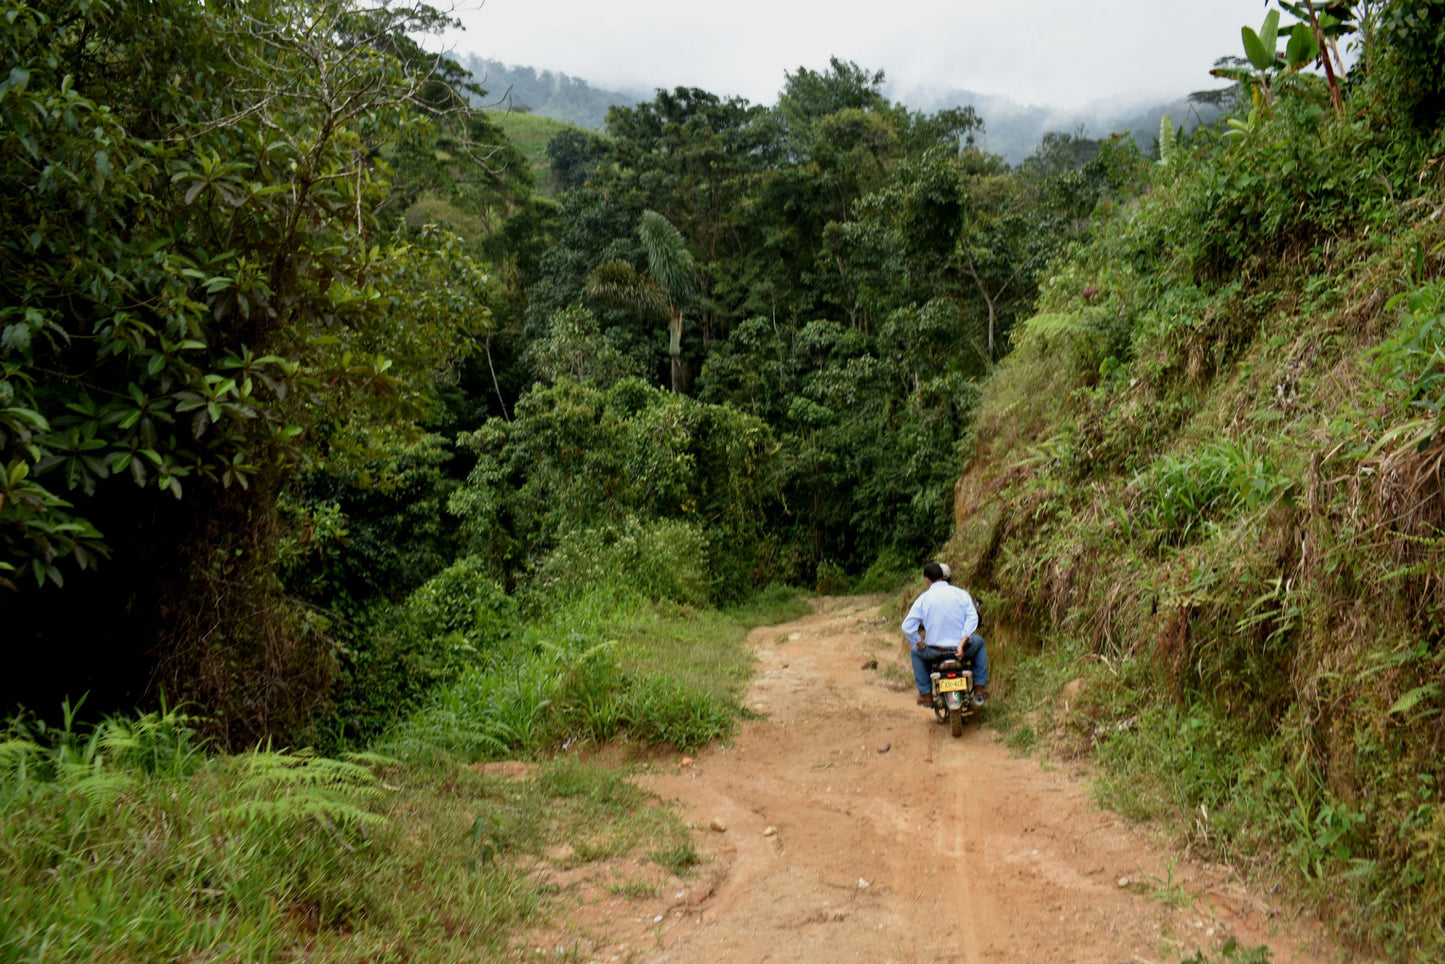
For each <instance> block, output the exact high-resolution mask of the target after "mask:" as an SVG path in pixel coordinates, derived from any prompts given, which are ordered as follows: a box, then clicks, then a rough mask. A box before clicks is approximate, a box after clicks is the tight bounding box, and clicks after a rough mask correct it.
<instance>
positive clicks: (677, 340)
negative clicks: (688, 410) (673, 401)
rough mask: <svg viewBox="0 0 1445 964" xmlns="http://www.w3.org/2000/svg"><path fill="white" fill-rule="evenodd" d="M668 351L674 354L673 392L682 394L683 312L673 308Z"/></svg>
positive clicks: (669, 327)
mask: <svg viewBox="0 0 1445 964" xmlns="http://www.w3.org/2000/svg"><path fill="white" fill-rule="evenodd" d="M667 327H668V339H667V353H668V354H669V355H671V356H672V393H673V394H674V395H681V394H682V312H680V311H677V310H676V309H674V310H673V313H672V319H671V320H670V321H669V323H668V326H667Z"/></svg>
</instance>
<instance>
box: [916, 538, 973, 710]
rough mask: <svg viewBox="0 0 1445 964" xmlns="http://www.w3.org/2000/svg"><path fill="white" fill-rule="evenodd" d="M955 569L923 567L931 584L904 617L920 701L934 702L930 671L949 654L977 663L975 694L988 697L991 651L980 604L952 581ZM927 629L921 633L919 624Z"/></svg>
mask: <svg viewBox="0 0 1445 964" xmlns="http://www.w3.org/2000/svg"><path fill="white" fill-rule="evenodd" d="M949 575H951V573H949V572H948V570H947V568H945V567H944V566H943V564H941V563H937V562H930V563H929V564H928V565H926V566H924V567H923V578H924V581H926V582H927V583H928V588H927V589H925V590H924V591H923V594H922V595H921V596H919V597H918V599H917V600H915V601H914V603H913V607H912V608H911V609H909V610H908V615H907V617H905V618H904V620H903V636H904V638H906V639H907V640H908V643H909V655H910V656H911V657H912V658H913V680H914V682H915V683H916V684H917V686H918V704H919V705H920V706H932V705H933V687H932V681H931V680H930V678H929V673H931V672H932V670H933V664H935V663H938V662H941V661H943V660H945V659H948V658H949V657H953V658H955V659H959V660H963V661H965V662H968V661H972V663H973V683H974V698H975V700H977V701H978V702H980V703H981V702H983V701H984V700H985V699H987V697H988V652H987V650H986V649H985V647H984V641H983V637H982V636H980V635H979V634H978V607H976V606H975V605H974V604H973V597H972V596H970V595H969V594H968V593H967V592H965V591H964V590H962V589H959V588H958V587H956V586H953V585H950V584H949V582H948V576H949ZM920 627H922V629H923V633H922V635H921V636H920V634H919V628H920Z"/></svg>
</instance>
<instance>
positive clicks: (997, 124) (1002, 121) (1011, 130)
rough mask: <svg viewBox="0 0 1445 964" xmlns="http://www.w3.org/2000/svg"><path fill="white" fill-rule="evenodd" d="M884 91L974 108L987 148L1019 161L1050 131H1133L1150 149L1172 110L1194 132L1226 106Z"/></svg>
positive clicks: (1183, 100) (924, 107)
mask: <svg viewBox="0 0 1445 964" xmlns="http://www.w3.org/2000/svg"><path fill="white" fill-rule="evenodd" d="M884 94H885V95H886V96H887V97H888V98H889V99H890V100H894V101H897V102H899V103H902V104H907V105H908V106H909V107H911V108H913V109H914V110H921V111H924V112H926V113H933V112H934V111H939V110H943V109H945V108H948V107H972V108H973V109H974V110H975V111H976V112H977V113H978V116H979V117H981V118H983V124H984V134H983V136H982V137H981V138H979V143H980V145H981V146H982V147H983V148H984V149H985V150H987V151H990V152H992V153H994V154H999V155H1002V156H1003V157H1005V158H1007V159H1008V160H1009V162H1010V163H1012V164H1018V163H1019V162H1020V161H1022V160H1023V159H1024V158H1025V157H1027V156H1028V155H1029V154H1031V153H1033V151H1034V149H1035V148H1037V147H1038V144H1039V141H1040V140H1041V139H1042V138H1043V136H1044V135H1045V134H1047V133H1048V132H1050V131H1066V132H1068V133H1076V132H1078V131H1080V130H1082V131H1083V133H1084V134H1085V135H1086V136H1088V137H1104V136H1106V135H1108V134H1123V133H1128V134H1132V135H1133V137H1134V139H1135V141H1137V142H1138V144H1139V147H1140V148H1141V149H1142V150H1144V151H1149V150H1151V149H1152V148H1153V146H1154V141H1155V139H1156V138H1157V137H1158V136H1159V120H1160V118H1161V117H1163V116H1164V115H1165V114H1168V115H1169V116H1170V118H1171V119H1172V120H1173V122H1174V126H1175V127H1183V128H1184V129H1185V130H1186V131H1191V130H1193V129H1194V128H1195V127H1198V126H1199V125H1201V124H1204V125H1208V124H1212V123H1214V121H1215V120H1216V119H1218V117H1219V115H1220V113H1221V111H1220V109H1219V108H1218V107H1214V106H1211V105H1208V104H1196V103H1192V102H1191V101H1190V100H1189V98H1188V96H1187V95H1184V96H1180V97H1176V98H1174V99H1173V100H1169V101H1158V100H1147V99H1136V100H1132V101H1098V102H1096V103H1093V104H1089V105H1087V106H1085V107H1081V108H1074V109H1060V108H1051V107H1041V106H1038V105H1036V104H1020V103H1018V102H1017V101H1014V100H1010V99H1009V98H1007V97H999V96H996V95H992V94H980V93H976V92H974V91H971V90H959V89H942V90H934V89H928V88H919V87H913V88H907V89H904V88H899V87H897V86H895V85H893V84H885V86H884Z"/></svg>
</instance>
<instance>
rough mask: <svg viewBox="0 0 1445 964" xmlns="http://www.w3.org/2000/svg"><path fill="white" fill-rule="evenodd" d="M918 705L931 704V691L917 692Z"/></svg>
mask: <svg viewBox="0 0 1445 964" xmlns="http://www.w3.org/2000/svg"><path fill="white" fill-rule="evenodd" d="M918 705H919V706H932V705H933V694H932V693H919V694H918Z"/></svg>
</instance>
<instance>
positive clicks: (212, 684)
mask: <svg viewBox="0 0 1445 964" xmlns="http://www.w3.org/2000/svg"><path fill="white" fill-rule="evenodd" d="M6 13H7V16H5V17H3V18H0V45H3V48H4V51H5V53H6V54H7V55H8V59H9V62H10V63H11V64H13V65H15V66H14V67H13V68H12V70H11V73H10V76H9V78H8V79H7V80H6V81H5V82H4V84H5V89H4V91H3V94H0V131H3V134H0V137H3V138H4V144H3V149H0V400H3V407H4V409H5V413H4V415H3V416H0V417H3V419H4V421H3V423H0V466H3V467H4V468H3V471H0V477H3V478H4V480H5V481H4V485H5V487H6V491H5V497H4V498H0V563H3V564H4V565H5V567H6V569H5V570H4V571H3V572H0V576H3V575H4V573H6V572H9V573H16V572H17V571H19V570H29V571H30V573H31V574H32V576H33V581H34V582H40V581H45V582H48V583H50V584H51V585H52V586H55V587H59V586H60V585H61V584H62V583H63V582H64V581H65V576H66V570H65V569H64V568H63V564H65V563H69V564H71V566H73V567H74V568H72V569H71V570H70V572H71V573H72V574H73V573H74V572H75V570H77V569H81V568H88V567H92V566H94V565H95V564H96V562H97V561H98V557H99V556H100V554H101V552H102V547H103V546H105V547H108V548H109V550H110V551H111V552H112V553H115V554H118V556H119V557H121V558H123V560H124V565H122V566H120V567H118V571H116V572H115V573H114V576H113V578H114V579H115V581H116V582H117V584H121V583H126V584H129V585H130V586H131V590H130V591H131V593H132V596H131V598H129V599H126V600H124V601H123V602H122V603H118V605H124V606H125V607H126V609H125V610H124V611H126V612H127V613H128V614H129V615H128V616H127V617H126V619H125V620H124V624H123V625H112V624H106V625H105V626H104V632H105V633H117V632H122V633H130V634H132V635H131V638H132V639H133V640H138V639H145V642H144V643H143V644H142V643H135V645H137V646H140V647H141V648H142V649H149V648H151V647H153V646H155V647H157V648H158V651H159V652H160V654H161V655H160V664H161V665H160V666H159V667H152V668H153V669H154V670H155V671H154V673H147V672H145V671H144V669H142V670H141V676H142V677H143V678H144V677H150V678H151V680H152V682H153V683H155V684H159V685H164V686H165V687H166V690H167V693H168V695H170V696H172V697H174V698H185V697H187V696H194V697H196V698H198V699H203V700H205V701H206V702H207V705H210V706H212V707H214V708H215V712H216V713H217V714H218V721H217V726H218V728H219V729H220V731H221V733H222V736H223V739H226V740H228V741H237V742H249V741H251V740H253V739H255V738H258V737H259V736H261V735H264V734H267V733H282V732H286V731H287V729H288V728H289V727H293V726H296V725H299V724H301V723H302V722H303V721H304V720H305V719H306V718H307V716H308V715H309V714H310V713H311V712H313V711H314V709H315V707H316V706H317V705H318V700H319V699H320V698H321V696H322V695H324V691H325V686H326V680H327V674H328V672H329V671H328V669H327V667H328V665H329V661H330V653H329V648H328V646H327V644H326V641H325V640H324V638H322V637H321V636H320V634H319V633H318V632H317V631H316V630H315V628H314V626H313V625H312V624H310V623H308V622H307V621H306V620H305V618H304V617H303V615H302V614H301V613H299V612H298V611H297V610H296V609H295V607H293V606H291V605H289V604H288V603H287V602H286V600H285V599H284V595H283V594H282V593H280V591H279V589H278V587H277V586H276V583H275V560H276V535H275V526H274V521H275V504H276V496H277V493H278V491H279V490H280V487H281V485H282V483H283V481H284V478H285V475H286V471H287V466H290V465H294V464H296V463H297V462H298V461H299V460H301V459H303V458H307V457H310V456H312V455H315V454H318V453H324V452H325V446H323V445H321V444H320V442H321V440H320V439H309V438H308V437H307V430H308V429H309V428H311V427H314V426H318V425H320V424H322V423H324V422H328V421H339V422H341V423H343V424H344V423H346V422H353V421H356V420H358V419H360V420H364V419H366V418H367V417H375V418H377V419H393V420H395V422H396V423H398V424H402V425H404V424H406V422H407V415H406V413H407V412H409V411H410V412H413V413H414V412H417V411H419V410H420V406H421V405H422V404H423V403H424V397H425V392H426V390H427V388H428V387H429V384H430V382H431V381H432V380H433V379H434V378H435V377H436V376H437V375H438V374H439V373H441V372H443V371H445V370H446V369H447V368H448V367H449V365H450V364H451V361H452V359H451V357H449V356H450V355H451V354H452V353H453V352H454V351H455V350H456V349H454V348H453V347H452V346H466V345H467V344H469V342H470V340H471V336H472V335H473V334H475V333H476V332H477V331H479V330H480V328H481V327H483V326H484V325H485V324H486V314H485V307H484V303H483V301H482V299H483V298H484V292H485V286H486V279H485V276H484V273H483V272H481V270H480V268H479V267H478V266H476V265H475V264H474V263H472V262H469V261H468V260H467V258H466V257H465V255H464V254H463V253H462V252H461V251H460V250H459V249H457V248H456V247H455V246H452V245H450V243H449V242H447V241H446V240H445V239H444V238H443V237H442V236H441V235H439V234H431V235H424V236H418V237H415V238H412V239H409V240H403V239H389V238H386V237H383V236H381V235H380V234H379V223H378V220H377V217H376V215H377V212H378V210H379V209H381V208H382V206H383V205H384V204H385V203H386V201H387V198H388V196H389V189H390V183H389V180H388V177H387V173H388V172H387V168H386V165H385V164H384V163H383V162H382V160H381V158H380V151H381V150H382V149H383V148H385V147H386V146H387V145H395V144H402V143H406V142H408V141H409V140H411V139H417V138H420V139H424V140H427V139H434V138H435V137H436V136H437V131H438V130H439V129H440V128H439V126H438V122H439V119H440V118H443V117H445V118H447V120H446V121H445V123H444V124H443V125H442V126H447V125H449V124H451V123H452V122H453V121H455V122H456V124H457V127H456V128H454V129H456V130H461V131H463V132H465V130H466V129H467V125H466V123H465V117H460V116H459V115H458V112H462V113H465V111H466V110H469V109H467V108H464V107H462V106H460V104H461V101H460V100H459V99H457V98H452V97H449V96H448V95H446V94H445V93H444V92H443V91H442V90H441V88H444V87H447V86H449V85H450V84H451V83H452V79H451V78H452V76H453V75H452V74H451V73H449V72H448V70H447V69H446V68H445V66H444V65H442V64H441V62H440V61H438V60H437V59H436V58H425V57H420V56H418V54H417V50H416V48H415V47H414V45H413V46H410V47H409V46H407V45H406V44H404V43H401V42H400V41H399V40H398V38H399V37H404V36H405V35H406V34H407V33H408V32H410V31H417V30H429V29H436V28H438V27H440V26H442V25H443V24H445V23H446V20H445V18H442V17H440V15H438V14H437V13H436V12H435V11H434V10H431V9H430V8H429V7H425V6H422V5H410V6H407V5H401V4H393V3H381V4H365V5H354V6H353V5H351V4H350V3H348V2H345V0H282V2H266V3H262V2H242V3H236V4H222V5H197V4H193V3H189V2H186V0H157V2H155V3H150V4H145V5H129V4H119V5H113V6H110V5H104V4H93V3H87V2H81V0H58V2H56V3H54V4H48V5H47V6H46V7H44V8H42V7H39V6H36V5H31V4H28V3H24V2H20V0H8V2H7V3H6ZM438 85H441V88H439V87H438ZM443 265H445V267H444V268H443V267H442V266H443ZM453 270H457V271H460V272H461V273H460V274H459V275H454V274H453ZM443 274H445V275H446V277H447V279H448V281H449V282H450V283H449V284H448V285H445V286H443V285H439V284H438V281H439V279H440V278H441V276H442V275H443ZM458 281H460V283H459V284H458V283H456V282H458ZM403 304H404V305H405V313H402V312H401V310H399V309H401V307H402V305H403ZM462 350H465V348H463V349H462ZM133 487H139V489H140V490H141V493H140V494H137V493H136V492H135V491H134V488H133ZM157 491H159V492H165V493H168V494H169V495H170V496H172V497H174V499H176V500H181V501H177V502H175V503H174V504H173V505H172V506H171V507H166V506H164V505H162V504H160V503H158V502H156V501H155V500H154V499H153V498H152V497H153V495H154V493H156V492H157ZM62 492H64V493H65V495H64V496H62V495H61V494H60V493H62ZM182 496H184V497H185V498H184V500H182ZM68 503H74V505H68ZM132 520H140V521H139V523H137V522H133V521H132ZM107 529H110V530H112V531H113V532H114V533H115V535H114V536H109V535H102V533H103V532H105V531H106V530H107ZM146 580H149V582H148V583H147V582H146ZM10 581H11V582H12V583H16V584H17V586H18V583H17V582H16V580H15V579H14V578H13V577H12V578H11V579H10ZM49 600H50V597H48V596H44V595H41V594H39V591H38V589H31V590H28V591H26V592H24V593H22V594H21V598H20V599H19V600H18V601H17V603H16V606H15V607H14V608H12V610H11V612H12V613H32V614H33V616H32V617H26V618H27V619H30V618H33V619H34V620H36V622H35V623H34V625H37V626H43V625H45V620H46V619H54V618H58V615H59V611H58V610H56V609H55V608H54V604H53V603H50V604H49V606H50V608H47V603H48V602H49ZM70 615H74V614H70ZM77 618H78V617H77ZM97 618H99V617H97ZM25 625H29V624H28V623H27V622H26V621H25V620H24V619H21V618H20V616H19V615H16V616H15V617H14V619H13V620H11V619H10V614H7V633H6V637H7V642H10V641H11V640H15V641H16V644H17V645H18V644H19V643H20V642H21V641H23V640H24V639H25V638H26V637H25V635H24V634H23V632H22V629H21V627H23V626H25ZM62 635H63V634H62ZM102 638H103V637H102ZM87 642H89V643H93V642H94V640H93V639H87Z"/></svg>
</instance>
